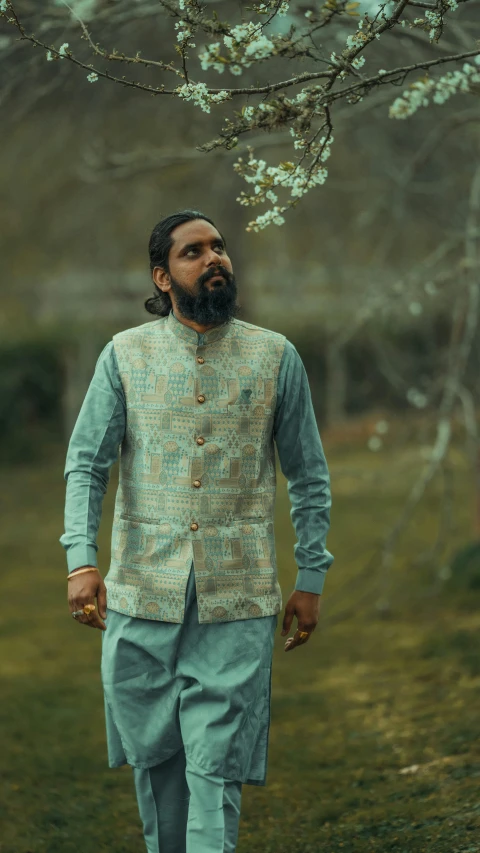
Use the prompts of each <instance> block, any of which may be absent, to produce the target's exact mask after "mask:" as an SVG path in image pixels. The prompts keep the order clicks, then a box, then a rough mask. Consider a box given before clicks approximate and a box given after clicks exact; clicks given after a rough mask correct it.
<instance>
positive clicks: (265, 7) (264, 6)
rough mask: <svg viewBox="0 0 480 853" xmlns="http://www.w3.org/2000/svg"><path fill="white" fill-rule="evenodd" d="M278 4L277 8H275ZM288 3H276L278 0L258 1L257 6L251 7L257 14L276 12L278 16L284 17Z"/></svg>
mask: <svg viewBox="0 0 480 853" xmlns="http://www.w3.org/2000/svg"><path fill="white" fill-rule="evenodd" d="M277 6H278V8H276V7H277ZM289 6H290V3H280V5H278V0H270V3H260V5H259V6H254V7H253V8H254V9H255V11H256V12H257V13H258V14H259V15H269V14H271V12H276V14H277V15H279V16H280V17H284V16H285V15H287V14H288V9H289Z"/></svg>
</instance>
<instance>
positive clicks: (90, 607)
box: [83, 604, 97, 616]
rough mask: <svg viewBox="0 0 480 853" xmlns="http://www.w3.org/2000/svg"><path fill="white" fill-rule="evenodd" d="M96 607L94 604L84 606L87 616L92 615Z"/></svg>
mask: <svg viewBox="0 0 480 853" xmlns="http://www.w3.org/2000/svg"><path fill="white" fill-rule="evenodd" d="M96 609H97V608H96V607H95V605H94V604H86V605H85V607H84V608H83V612H84V613H85V616H90V613H93V611H94V610H96Z"/></svg>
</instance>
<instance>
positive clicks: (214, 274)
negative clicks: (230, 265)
mask: <svg viewBox="0 0 480 853" xmlns="http://www.w3.org/2000/svg"><path fill="white" fill-rule="evenodd" d="M218 276H222V278H224V279H225V281H226V282H227V284H230V283H231V281H232V279H233V275H232V274H231V273H230V272H229V271H228V270H227V269H225V267H217V268H216V269H211V270H207V272H205V273H203V275H201V276H200V277H199V279H198V284H199V285H200V286H202V285H203V284H206V283H207V281H210V279H211V278H218Z"/></svg>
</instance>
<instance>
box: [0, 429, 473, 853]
mask: <svg viewBox="0 0 480 853" xmlns="http://www.w3.org/2000/svg"><path fill="white" fill-rule="evenodd" d="M417 426H418V425H416V426H415V429H416V428H417ZM371 428H372V426H371V422H363V423H362V424H360V425H359V426H358V428H356V429H353V430H352V429H350V428H346V429H344V430H343V431H342V430H341V429H338V430H332V431H330V432H329V433H325V436H323V438H324V443H325V450H326V453H327V458H328V460H329V464H330V469H331V474H332V492H333V510H332V529H331V534H330V537H329V540H328V545H329V548H330V550H331V551H332V552H333V553H334V555H335V562H334V564H333V566H332V567H331V569H330V573H329V576H328V577H327V582H326V584H325V591H324V595H323V597H322V608H321V617H320V622H319V624H318V626H317V629H316V631H315V632H314V634H313V636H312V637H311V638H310V640H309V642H308V643H307V644H306V645H305V646H303V647H300V648H297V649H295V650H294V651H292V652H289V653H287V654H286V653H284V651H283V646H284V642H285V639H284V638H282V637H281V636H280V629H281V618H282V614H281V616H280V618H279V624H278V629H277V636H276V644H275V657H274V675H273V693H272V724H271V732H270V748H269V764H268V778H267V785H266V787H256V786H251V785H247V786H244V788H243V795H242V817H241V824H240V839H239V844H238V848H237V851H238V853H292V851H295V853H377V851H379V853H387V851H388V852H389V851H395V853H417V851H418V853H420V851H428V853H460V851H461V853H474V851H480V798H479V796H478V791H479V783H480V748H479V742H478V733H479V728H480V719H479V716H480V715H479V698H480V655H479V649H480V639H479V637H480V634H479V627H480V612H479V607H478V605H479V602H480V590H478V588H477V587H478V583H477V582H475V579H473V581H472V578H470V577H467V578H466V579H465V577H466V576H465V577H464V576H463V575H461V572H460V574H459V575H458V576H457V574H456V573H455V572H454V575H453V577H451V576H450V577H449V574H450V572H449V566H451V565H452V557H453V555H454V554H455V552H457V551H458V550H460V549H462V548H463V547H464V546H465V545H467V544H468V543H469V542H471V541H472V540H473V539H474V531H473V519H474V496H473V486H474V483H473V475H472V474H471V473H470V472H469V466H468V462H467V460H466V457H465V455H464V453H463V447H462V444H461V436H460V435H458V436H457V438H456V443H455V447H454V449H453V450H452V451H451V454H450V469H449V470H450V475H451V476H450V477H449V478H447V480H448V483H450V488H451V492H449V493H448V494H449V503H448V504H447V505H446V507H444V512H443V515H442V513H441V503H442V501H441V496H442V490H443V488H444V484H445V482H447V480H444V479H443V478H442V477H441V476H439V477H438V478H437V479H435V481H434V482H433V483H432V485H431V486H430V487H429V489H428V490H427V493H426V496H425V500H424V502H423V503H422V505H421V509H420V510H419V512H418V513H417V514H416V516H415V519H414V522H413V523H412V525H411V527H410V528H409V529H408V531H407V532H406V533H405V534H404V535H403V536H402V537H401V539H400V542H399V546H398V552H397V555H396V557H395V560H394V561H393V564H392V567H391V569H390V571H389V572H388V573H387V572H385V571H383V572H380V570H379V565H380V564H379V558H378V546H379V544H381V540H382V536H383V534H384V533H385V532H386V531H387V529H388V528H389V525H390V524H391V523H393V522H394V520H395V519H396V518H397V517H398V514H399V511H400V509H401V507H402V505H403V502H404V499H405V496H406V494H407V493H408V490H409V486H410V484H411V483H412V482H413V480H414V478H415V476H416V475H418V473H419V471H420V470H421V469H422V465H423V464H424V458H423V456H422V453H423V452H424V451H422V450H421V448H419V446H418V443H415V442H414V441H413V433H414V431H415V430H414V429H413V428H412V425H411V424H410V423H407V422H404V423H402V424H400V422H399V425H398V427H397V429H396V430H393V433H394V434H392V431H391V432H390V433H389V434H388V436H387V437H386V441H385V446H384V448H383V449H381V450H380V451H378V452H376V453H375V452H372V451H370V450H368V449H367V448H366V440H365V439H366V436H368V434H369V432H370V431H371ZM429 434H430V433H429V427H428V425H426V426H425V443H426V440H427V438H428V435H429ZM63 464H64V450H63V449H62V448H60V449H57V450H56V451H55V450H53V451H51V452H49V453H48V458H45V460H44V461H43V462H42V463H41V464H38V465H35V466H32V465H29V466H25V468H24V469H22V468H19V467H16V468H15V469H13V468H12V469H10V470H8V469H6V470H5V471H3V472H2V482H3V488H2V494H1V518H2V525H1V531H0V544H1V553H2V608H1V611H0V613H1V618H0V673H1V683H2V701H1V706H0V720H1V723H0V725H1V735H2V761H1V763H0V767H1V770H0V772H1V785H2V793H1V797H0V824H1V825H2V830H1V833H0V853H29V851H31V853H44V851H46V853H74V851H78V850H82V853H94V851H95V853H97V851H99V853H107V851H108V853H144V849H145V848H144V844H143V840H142V832H141V826H140V821H139V817H138V813H137V807H136V801H135V795H134V788H133V780H132V773H131V768H130V767H128V766H125V767H123V768H119V769H115V770H114V769H110V768H109V767H108V765H107V757H106V745H105V731H104V718H103V699H102V690H101V682H100V671H99V660H100V641H101V636H100V632H97V631H93V630H91V629H87V628H82V627H80V626H79V625H78V624H76V623H75V622H74V621H73V620H72V619H71V617H70V616H69V614H68V609H67V604H66V586H67V582H66V564H65V558H64V552H63V549H62V548H61V546H60V544H59V542H58V538H59V536H60V535H61V534H62V532H63V500H64V488H65V484H64V481H63ZM115 487H116V470H114V471H112V478H111V483H110V486H109V490H108V492H107V496H106V499H105V506H104V514H103V519H102V524H101V529H100V535H99V540H98V541H99V546H100V550H99V566H100V569H101V571H102V573H103V574H105V573H106V571H107V568H108V554H109V536H110V525H111V518H112V513H113V500H114V493H115ZM289 509H290V507H289V503H288V497H287V490H286V484H285V480H284V478H283V475H282V474H281V472H280V471H279V474H278V498H277V507H276V535H277V559H278V567H279V578H280V583H281V586H282V591H283V599H284V601H283V603H284V605H285V603H286V601H287V599H288V596H289V594H290V592H291V591H292V589H293V585H294V581H295V576H296V568H295V563H294V561H293V543H294V541H295V537H294V533H293V528H292V526H291V523H290V521H289ZM439 526H440V530H441V532H442V533H443V534H444V540H445V541H444V552H443V555H442V556H441V557H438V555H437V556H435V555H434V556H433V557H429V556H428V554H427V553H426V552H427V551H428V548H429V547H430V546H431V545H432V544H434V543H435V541H436V538H437V535H438V529H439ZM462 571H463V570H462ZM462 578H463V579H462ZM379 603H381V606H378V605H379Z"/></svg>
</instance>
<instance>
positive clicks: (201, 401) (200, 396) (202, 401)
mask: <svg viewBox="0 0 480 853" xmlns="http://www.w3.org/2000/svg"><path fill="white" fill-rule="evenodd" d="M197 400H198V402H199V403H204V402H205V395H204V394H199V395H198V397H197Z"/></svg>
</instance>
